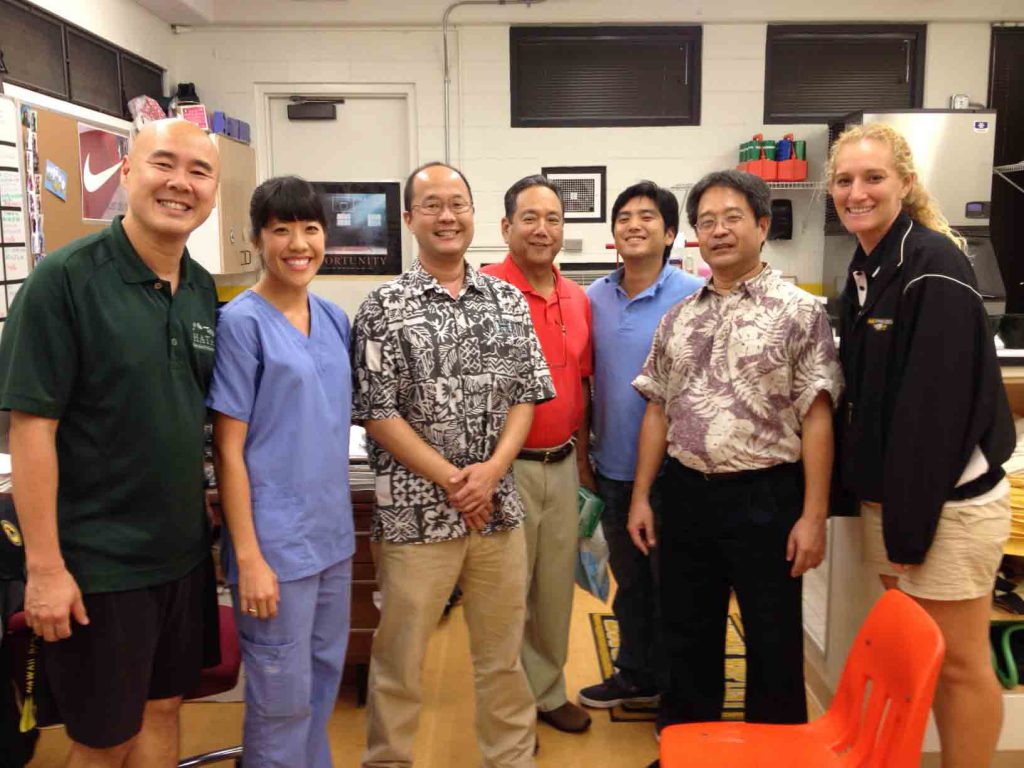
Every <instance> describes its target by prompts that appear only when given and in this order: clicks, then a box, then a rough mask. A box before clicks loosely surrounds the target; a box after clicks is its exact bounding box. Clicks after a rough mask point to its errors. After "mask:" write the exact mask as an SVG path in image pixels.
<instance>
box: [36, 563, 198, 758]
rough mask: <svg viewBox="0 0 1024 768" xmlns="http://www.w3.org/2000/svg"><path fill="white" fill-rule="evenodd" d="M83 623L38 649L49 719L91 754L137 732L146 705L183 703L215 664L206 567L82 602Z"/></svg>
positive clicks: (101, 594)
mask: <svg viewBox="0 0 1024 768" xmlns="http://www.w3.org/2000/svg"><path fill="white" fill-rule="evenodd" d="M84 602H85V610H86V613H87V614H88V616H89V623H88V624H87V625H85V626H83V625H81V624H77V623H76V622H75V621H74V619H72V621H71V637H69V638H68V639H66V640H59V641H57V642H55V643H42V647H43V669H44V671H45V675H46V682H47V686H48V688H49V691H48V693H49V695H50V697H51V702H50V703H51V705H52V706H53V707H54V708H55V710H56V712H55V713H54V714H55V715H56V716H57V717H58V718H59V719H60V721H62V722H63V723H64V725H65V726H66V728H67V732H68V736H70V738H71V739H72V740H73V741H75V742H78V743H79V744H83V745H85V746H87V747H92V748H93V749H106V748H109V747H114V746H117V745H118V744H123V743H124V742H126V741H128V740H129V739H131V738H132V737H133V736H135V735H136V734H137V733H138V732H139V730H140V729H141V727H142V713H143V709H144V708H145V705H146V701H148V700H150V699H168V698H173V697H175V696H184V695H186V694H188V693H189V692H190V691H192V690H194V689H195V688H196V686H197V685H198V684H199V676H200V672H201V671H202V669H203V667H206V666H210V665H211V663H216V661H217V659H216V655H217V650H216V649H217V642H216V641H217V593H216V584H215V583H214V577H213V567H212V561H210V560H209V559H207V560H206V561H204V562H203V563H202V564H200V565H198V566H196V567H195V568H194V569H192V571H190V572H189V573H188V574H186V575H185V576H183V577H182V578H180V579H178V580H177V581H172V582H168V583H166V584H159V585H157V586H154V587H145V588H143V589H133V590H127V591H124V592H103V593H98V594H88V595H85V596H84Z"/></svg>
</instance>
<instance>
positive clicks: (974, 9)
mask: <svg viewBox="0 0 1024 768" xmlns="http://www.w3.org/2000/svg"><path fill="white" fill-rule="evenodd" d="M148 1H153V0H148ZM155 1H156V2H166V0H155ZM179 2H180V0H179ZM451 2H452V0H335V1H334V2H316V3H302V2H299V3H296V2H286V1H285V0H213V18H214V21H215V22H217V23H250V24H251V23H262V24H277V25H279V24H295V23H306V22H316V23H342V24H348V25H356V24H364V25H394V24H403V25H410V24H428V25H436V24H438V23H440V20H441V16H442V14H443V13H444V11H445V8H446V7H448V6H449V5H450V4H451ZM1020 14H1021V9H1020V0H942V1H941V2H940V1H939V0H895V1H894V0H860V2H858V3H856V4H855V5H851V4H848V3H840V2H835V0H832V1H831V2H830V1H828V0H826V2H822V0H728V2H720V1H719V0H644V2H642V3H624V2H621V0H549V1H547V2H545V1H544V0H535V2H534V3H533V5H532V6H531V7H530V8H529V10H526V9H524V8H522V7H516V6H513V5H505V6H503V7H500V8H499V7H497V6H463V7H460V8H459V9H458V10H456V11H455V12H454V13H453V15H452V19H453V21H455V22H456V23H470V24H479V23H495V22H497V23H516V24H526V23H529V24H550V23H566V22H623V23H636V22H656V23H680V22H683V21H694V22H697V23H722V22H731V23H741V24H749V23H753V22H761V21H768V20H773V21H774V20H778V21H792V22H796V21H855V20H860V21H908V20H919V19H934V20H936V21H969V20H973V21H988V20H990V19H1001V20H1006V19H1013V18H1020Z"/></svg>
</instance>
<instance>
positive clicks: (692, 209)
mask: <svg viewBox="0 0 1024 768" xmlns="http://www.w3.org/2000/svg"><path fill="white" fill-rule="evenodd" d="M712 187H725V188H726V189H734V190H736V191H737V192H739V193H740V194H742V195H743V196H744V197H745V198H747V205H749V206H750V210H752V211H753V212H754V221H760V220H761V219H763V218H764V217H765V216H767V217H768V219H769V221H770V220H771V217H772V191H771V189H769V187H768V185H767V184H766V183H765V181H764V179H762V178H761V177H760V176H754V175H753V174H750V173H746V172H745V171H733V170H729V171H713V172H711V173H709V174H707V175H706V176H705V177H704V178H702V179H701V180H700V181H698V182H697V183H696V184H694V185H693V189H691V190H690V194H689V195H687V196H686V218H687V219H688V220H689V222H690V226H691V227H693V228H694V229H696V228H697V214H698V213H699V212H700V199H701V197H703V196H704V193H705V192H707V191H708V190H709V189H711V188H712Z"/></svg>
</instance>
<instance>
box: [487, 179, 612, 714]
mask: <svg viewBox="0 0 1024 768" xmlns="http://www.w3.org/2000/svg"><path fill="white" fill-rule="evenodd" d="M562 220H563V208H562V201H561V198H560V197H559V195H558V188H557V187H555V185H554V184H552V183H551V182H550V181H548V180H547V179H546V178H545V177H543V176H527V177H526V178H524V179H520V180H519V181H517V182H516V183H515V184H513V185H512V186H511V187H510V188H509V190H508V191H507V192H506V193H505V218H503V219H502V220H501V234H502V237H504V238H505V242H506V243H508V249H509V254H508V256H507V257H506V259H505V261H503V262H502V263H501V264H497V265H492V266H489V267H484V268H483V269H482V270H481V271H482V272H485V273H487V274H490V275H494V276H495V277H499V278H501V279H502V280H505V281H507V282H509V283H511V284H512V285H514V286H516V287H517V288H518V289H519V290H520V291H522V292H523V295H524V296H526V302H527V304H529V306H530V316H531V318H532V319H533V327H534V330H535V331H536V332H537V337H538V338H539V339H540V346H541V349H542V350H543V352H544V358H545V359H546V360H547V364H548V368H549V369H550V371H551V378H552V379H553V380H554V383H555V391H556V396H555V398H554V399H553V400H549V401H547V402H546V403H542V404H540V405H538V406H537V407H536V408H535V410H534V416H533V426H532V427H531V428H530V433H529V435H527V437H526V442H525V443H524V447H523V450H522V451H521V452H520V453H519V457H518V458H517V459H516V461H515V462H514V465H513V468H514V471H515V478H516V487H517V489H518V491H519V495H520V497H521V498H522V500H523V506H524V507H525V508H526V521H525V523H524V527H525V530H526V546H527V569H528V570H527V598H526V600H527V611H526V630H525V632H524V636H523V653H522V658H523V667H524V668H525V669H526V676H527V677H528V678H529V680H530V686H531V688H532V689H533V695H534V697H535V698H536V700H537V717H538V718H539V719H540V720H542V721H543V722H546V723H548V724H549V725H552V726H554V727H555V728H557V729H559V730H560V731H567V732H569V733H580V732H582V731H585V730H586V729H587V728H589V727H590V715H588V714H587V712H586V711H585V710H584V709H582V708H580V707H578V706H577V705H576V704H573V703H572V702H570V701H569V700H568V698H567V696H566V693H565V674H564V673H563V671H562V668H563V667H564V666H565V659H566V656H567V654H568V648H569V619H570V616H571V614H572V593H573V574H574V571H575V566H576V549H577V542H576V531H577V512H576V491H577V487H578V485H579V483H580V482H581V481H582V482H583V483H584V485H587V486H589V487H593V485H594V479H593V476H592V474H591V470H590V464H589V462H587V460H586V457H587V455H588V453H589V446H588V444H587V443H588V434H589V428H588V427H587V425H585V424H584V423H583V414H584V408H583V404H584V402H585V401H586V400H588V399H589V398H590V384H589V381H588V377H589V376H590V375H591V371H592V355H591V351H590V302H589V300H588V299H587V296H586V294H585V293H584V292H583V290H582V289H581V288H580V287H579V286H578V285H576V283H574V282H573V281H572V280H569V279H567V278H565V277H562V274H561V273H560V272H559V271H558V267H556V266H555V264H554V261H555V256H556V255H557V254H558V252H559V251H560V250H561V248H562ZM577 457H580V458H579V459H578V458H577Z"/></svg>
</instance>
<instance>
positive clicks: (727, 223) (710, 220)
mask: <svg viewBox="0 0 1024 768" xmlns="http://www.w3.org/2000/svg"><path fill="white" fill-rule="evenodd" d="M745 218H746V216H744V215H743V214H742V213H729V214H726V215H725V216H723V217H722V218H720V219H716V218H715V217H714V216H708V217H706V218H703V219H700V220H699V221H698V222H697V226H696V227H695V229H696V230H697V231H698V232H700V233H702V234H705V235H706V234H708V233H710V232H714V231H715V227H717V226H718V225H719V223H721V225H722V229H728V230H729V231H730V232H731V231H732V230H734V229H736V227H738V226H739V225H740V224H742V223H743V220H744V219H745Z"/></svg>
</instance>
